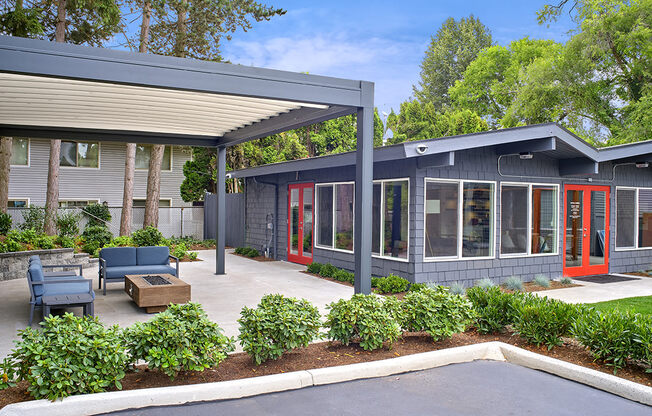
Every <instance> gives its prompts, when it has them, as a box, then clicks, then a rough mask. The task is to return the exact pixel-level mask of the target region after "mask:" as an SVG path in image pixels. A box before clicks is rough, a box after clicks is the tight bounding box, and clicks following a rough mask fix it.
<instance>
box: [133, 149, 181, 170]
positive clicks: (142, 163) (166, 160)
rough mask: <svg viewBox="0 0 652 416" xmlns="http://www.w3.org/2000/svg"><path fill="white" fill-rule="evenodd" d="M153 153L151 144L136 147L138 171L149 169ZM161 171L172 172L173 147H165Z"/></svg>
mask: <svg viewBox="0 0 652 416" xmlns="http://www.w3.org/2000/svg"><path fill="white" fill-rule="evenodd" d="M151 152H152V145H151V144H139V145H136V169H149V158H150V155H151ZM161 170H172V147H170V146H165V150H163V161H162V162H161Z"/></svg>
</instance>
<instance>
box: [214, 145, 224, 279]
mask: <svg viewBox="0 0 652 416" xmlns="http://www.w3.org/2000/svg"><path fill="white" fill-rule="evenodd" d="M215 188H216V189H215V192H216V197H217V198H216V199H217V200H216V204H215V206H216V208H217V216H216V219H217V221H216V223H215V227H216V230H215V274H224V273H225V268H224V260H225V252H224V247H225V242H226V147H224V146H220V147H218V148H217V183H216V184H215Z"/></svg>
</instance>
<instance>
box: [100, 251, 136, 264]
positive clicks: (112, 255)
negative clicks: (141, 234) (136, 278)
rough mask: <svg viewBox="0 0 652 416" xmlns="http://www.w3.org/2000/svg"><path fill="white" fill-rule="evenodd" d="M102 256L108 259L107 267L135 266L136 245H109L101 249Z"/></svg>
mask: <svg viewBox="0 0 652 416" xmlns="http://www.w3.org/2000/svg"><path fill="white" fill-rule="evenodd" d="M100 258H102V259H104V260H105V261H106V267H115V266H135V265H136V247H107V248H103V249H102V250H100Z"/></svg>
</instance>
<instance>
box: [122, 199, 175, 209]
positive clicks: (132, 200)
mask: <svg viewBox="0 0 652 416" xmlns="http://www.w3.org/2000/svg"><path fill="white" fill-rule="evenodd" d="M136 200H138V201H145V203H147V198H132V199H131V204H132V208H145V207H134V206H133V203H134V201H136ZM158 200H159V204H160V202H161V201H169V202H170V206H169V207H161V206H159V208H176V207H173V206H172V198H159V199H158Z"/></svg>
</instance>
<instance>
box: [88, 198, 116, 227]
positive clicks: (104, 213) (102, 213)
mask: <svg viewBox="0 0 652 416" xmlns="http://www.w3.org/2000/svg"><path fill="white" fill-rule="evenodd" d="M82 213H83V214H84V215H86V217H87V218H88V222H87V223H86V228H88V227H96V226H101V227H106V224H107V223H108V222H109V221H111V211H109V207H107V206H106V205H104V204H90V205H86V206H85V207H84V208H83V209H82Z"/></svg>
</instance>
